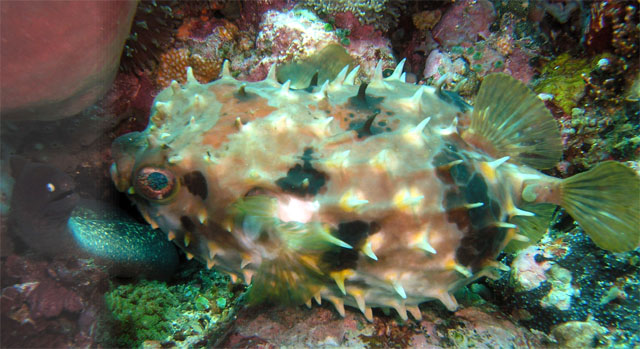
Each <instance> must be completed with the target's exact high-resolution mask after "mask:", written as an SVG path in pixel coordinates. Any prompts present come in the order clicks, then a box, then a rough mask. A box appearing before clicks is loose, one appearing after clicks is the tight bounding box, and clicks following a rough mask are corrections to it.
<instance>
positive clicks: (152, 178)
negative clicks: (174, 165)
mask: <svg viewBox="0 0 640 349" xmlns="http://www.w3.org/2000/svg"><path fill="white" fill-rule="evenodd" d="M133 187H134V189H135V192H136V193H137V194H140V195H142V196H143V197H145V198H147V199H149V200H153V201H163V200H166V199H168V198H170V197H171V196H172V195H173V194H174V193H175V192H177V189H178V183H177V181H176V176H175V175H174V174H173V172H171V171H169V170H167V169H165V168H161V167H143V168H141V169H140V170H138V172H137V173H136V176H135V181H134V185H133Z"/></svg>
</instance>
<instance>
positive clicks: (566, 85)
mask: <svg viewBox="0 0 640 349" xmlns="http://www.w3.org/2000/svg"><path fill="white" fill-rule="evenodd" d="M607 56H608V54H601V55H598V56H595V57H593V58H590V59H587V58H575V57H571V56H570V55H569V54H568V53H563V54H561V55H559V56H558V57H556V58H555V59H553V60H551V61H549V62H548V63H547V64H545V65H544V66H543V68H542V70H541V72H540V73H541V75H540V78H539V79H538V80H537V82H536V83H535V84H534V86H533V89H534V91H536V93H546V94H550V95H553V96H554V98H553V100H554V103H555V104H556V105H557V106H559V107H560V108H562V110H564V112H565V113H567V114H569V115H570V114H571V109H573V108H575V107H576V106H577V105H578V102H579V101H580V99H582V97H584V95H585V88H586V86H587V84H586V82H585V80H584V78H583V75H584V76H589V73H591V71H592V70H593V69H595V68H596V67H597V65H598V61H599V60H600V59H602V58H605V57H607Z"/></svg>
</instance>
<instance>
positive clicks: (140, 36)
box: [120, 0, 180, 73]
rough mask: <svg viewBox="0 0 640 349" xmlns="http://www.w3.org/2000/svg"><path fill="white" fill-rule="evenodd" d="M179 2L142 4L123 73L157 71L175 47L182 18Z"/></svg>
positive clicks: (125, 54) (123, 60) (124, 55)
mask: <svg viewBox="0 0 640 349" xmlns="http://www.w3.org/2000/svg"><path fill="white" fill-rule="evenodd" d="M177 4H178V1H176V0H153V1H151V0H143V1H140V2H139V3H138V8H137V9H136V14H135V17H134V18H133V23H132V26H131V32H130V33H129V37H128V38H127V40H126V41H125V45H124V50H123V52H122V58H121V62H120V69H122V70H123V71H125V72H138V73H140V72H142V71H143V70H145V69H153V68H154V66H155V64H157V59H158V57H159V55H160V53H161V52H163V51H165V50H166V49H167V48H168V47H169V46H171V45H172V44H173V38H174V35H175V31H176V29H177V28H178V25H179V23H180V16H178V14H177V13H176V12H175V9H176V8H177V7H178V6H177Z"/></svg>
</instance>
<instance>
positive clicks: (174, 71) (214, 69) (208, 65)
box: [156, 48, 222, 88]
mask: <svg viewBox="0 0 640 349" xmlns="http://www.w3.org/2000/svg"><path fill="white" fill-rule="evenodd" d="M221 64H222V62H221V60H219V59H211V58H207V57H203V56H201V55H199V54H191V53H190V52H189V50H188V49H186V48H181V49H173V50H170V51H168V52H165V53H164V54H163V55H162V56H160V65H159V66H158V70H157V72H156V84H158V86H160V87H161V88H166V87H168V86H169V85H170V84H171V81H172V80H176V81H178V82H180V83H182V84H183V83H185V82H186V81H187V67H192V68H193V75H194V76H195V77H196V79H197V80H198V81H200V82H201V83H207V82H210V81H212V80H214V79H215V78H216V77H218V75H219V74H220V67H221Z"/></svg>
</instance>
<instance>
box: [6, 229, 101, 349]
mask: <svg viewBox="0 0 640 349" xmlns="http://www.w3.org/2000/svg"><path fill="white" fill-rule="evenodd" d="M4 243H5V242H4V241H3V244H4ZM1 273H2V274H1V276H2V278H1V279H2V292H1V296H0V307H1V310H2V311H0V320H1V326H0V330H1V331H2V332H1V335H0V342H1V345H2V347H23V348H35V347H49V348H52V347H60V348H61V347H83V346H93V345H94V343H95V341H94V339H93V333H94V330H95V324H96V321H97V317H98V313H99V312H100V309H101V304H102V300H101V294H102V291H103V290H104V289H105V288H106V286H107V274H106V273H104V272H103V271H102V270H101V269H100V268H97V267H96V266H95V265H93V264H92V263H90V262H89V261H87V260H82V259H78V260H73V261H65V260H54V261H52V262H49V261H40V260H34V259H31V258H27V257H21V256H17V255H10V256H8V257H6V258H5V259H3V263H2V267H1Z"/></svg>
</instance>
